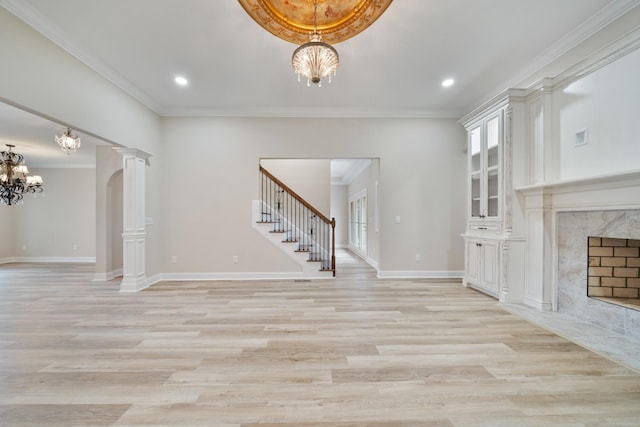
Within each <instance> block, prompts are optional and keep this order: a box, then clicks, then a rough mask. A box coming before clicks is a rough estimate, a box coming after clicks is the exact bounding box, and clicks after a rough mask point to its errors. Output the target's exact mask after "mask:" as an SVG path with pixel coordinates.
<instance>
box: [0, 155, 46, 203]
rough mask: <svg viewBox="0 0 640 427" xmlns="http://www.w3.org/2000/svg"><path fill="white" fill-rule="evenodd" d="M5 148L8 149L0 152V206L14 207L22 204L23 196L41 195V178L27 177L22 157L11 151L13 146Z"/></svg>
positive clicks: (37, 176) (27, 170) (27, 171)
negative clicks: (29, 194)
mask: <svg viewBox="0 0 640 427" xmlns="http://www.w3.org/2000/svg"><path fill="white" fill-rule="evenodd" d="M6 146H7V147H9V149H8V150H7V151H2V152H0V204H3V205H16V204H20V203H22V197H23V195H24V194H27V193H33V194H35V193H42V191H43V190H44V189H43V188H42V177H40V176H39V175H27V174H28V173H29V169H27V165H26V164H25V163H24V156H23V155H22V154H18V153H14V152H13V151H11V149H12V148H13V147H15V145H11V144H6Z"/></svg>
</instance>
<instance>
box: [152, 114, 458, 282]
mask: <svg viewBox="0 0 640 427" xmlns="http://www.w3.org/2000/svg"><path fill="white" fill-rule="evenodd" d="M162 123H163V126H162V135H163V143H164V150H163V153H162V157H163V158H165V159H171V160H172V164H173V165H180V166H181V167H182V166H183V165H188V168H187V170H188V173H181V171H180V169H179V168H178V169H176V172H175V173H166V174H165V176H164V180H163V181H162V189H163V192H164V194H165V195H166V196H165V197H164V198H163V204H162V206H163V207H162V211H163V214H164V217H163V221H164V226H163V233H164V235H163V241H164V243H165V245H164V247H165V253H164V254H163V256H162V257H161V258H162V260H163V267H162V271H166V272H238V271H239V272H285V271H294V270H292V269H293V268H296V266H295V264H293V263H292V262H291V261H290V260H289V259H288V258H287V257H286V255H282V254H280V253H278V252H277V251H273V250H272V248H271V247H270V244H269V243H268V242H266V241H265V240H264V239H263V238H262V237H261V236H260V235H258V234H257V233H256V232H255V230H253V228H252V224H251V200H254V199H256V198H257V196H258V168H257V165H258V161H259V159H260V158H318V159H330V158H379V159H380V200H381V211H380V216H381V219H380V267H381V268H382V269H384V270H389V271H394V270H411V271H416V270H420V271H424V272H429V271H460V270H462V267H463V255H464V253H463V245H462V239H461V237H460V234H461V233H462V232H463V230H464V209H463V207H464V202H465V199H464V194H465V167H466V166H465V154H464V152H463V148H464V145H465V141H466V139H465V134H464V131H463V129H462V127H461V126H459V125H458V124H457V123H456V121H455V120H445V119H260V118H257V119H251V118H207V117H170V118H169V117H167V118H163V120H162ZM325 129H331V134H332V138H331V139H327V138H326V136H325V133H324V130H325ZM300 134H304V135H308V138H307V139H306V140H304V141H301V140H300V139H299V138H295V137H294V135H300ZM174 141H180V143H179V144H178V143H175V142H174ZM167 172H169V171H167ZM396 215H400V216H401V217H402V224H398V225H396V224H394V223H393V222H394V217H395V216H396ZM416 253H421V254H422V256H423V261H422V262H421V263H416V262H415V254H416ZM172 255H175V256H177V258H178V263H177V264H171V263H170V257H171V256H172ZM234 255H235V256H238V257H239V260H240V262H239V263H237V264H234V263H233V262H232V258H233V256H234Z"/></svg>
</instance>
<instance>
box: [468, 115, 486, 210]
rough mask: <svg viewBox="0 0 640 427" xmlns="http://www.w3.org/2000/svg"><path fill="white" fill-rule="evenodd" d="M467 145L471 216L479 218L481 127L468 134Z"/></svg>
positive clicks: (480, 198) (480, 197)
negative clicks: (468, 151) (469, 158)
mask: <svg viewBox="0 0 640 427" xmlns="http://www.w3.org/2000/svg"><path fill="white" fill-rule="evenodd" d="M469 135H470V136H469V146H470V149H471V164H470V171H469V176H470V177H471V216H472V217H475V218H479V217H480V215H481V213H482V210H481V206H480V203H481V201H482V196H481V193H482V188H481V187H482V169H483V168H482V127H481V126H477V127H476V128H474V129H472V130H471V131H470V134H469Z"/></svg>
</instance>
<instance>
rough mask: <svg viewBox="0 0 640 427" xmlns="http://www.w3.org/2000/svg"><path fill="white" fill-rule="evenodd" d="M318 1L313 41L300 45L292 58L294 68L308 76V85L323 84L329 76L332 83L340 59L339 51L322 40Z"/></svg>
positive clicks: (315, 1)
mask: <svg viewBox="0 0 640 427" xmlns="http://www.w3.org/2000/svg"><path fill="white" fill-rule="evenodd" d="M317 17H318V1H317V0H314V2H313V34H311V41H309V42H307V43H305V44H303V45H300V46H299V47H298V48H297V49H296V50H295V51H294V52H293V57H292V58H291V65H293V70H294V71H295V72H296V74H297V75H298V81H300V76H304V77H306V78H307V86H311V83H313V84H316V85H318V87H320V86H322V79H323V78H325V77H328V79H329V83H331V75H334V76H335V75H336V71H337V70H338V65H339V64H340V59H339V58H338V52H337V51H336V50H335V49H334V48H333V46H331V45H330V44H328V43H325V42H323V41H322V36H321V35H320V34H319V33H318V26H317Z"/></svg>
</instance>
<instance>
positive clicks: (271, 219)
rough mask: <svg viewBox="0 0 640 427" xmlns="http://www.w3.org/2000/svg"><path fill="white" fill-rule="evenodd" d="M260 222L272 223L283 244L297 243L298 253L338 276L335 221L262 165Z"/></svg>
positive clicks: (273, 231) (274, 231)
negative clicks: (281, 236)
mask: <svg viewBox="0 0 640 427" xmlns="http://www.w3.org/2000/svg"><path fill="white" fill-rule="evenodd" d="M260 195H261V200H262V204H261V207H262V213H261V219H260V222H264V223H271V224H272V229H271V232H272V233H282V234H283V236H284V237H283V240H282V241H283V242H285V243H294V244H296V243H297V245H298V246H297V248H296V249H295V251H296V252H306V253H308V261H309V262H318V263H320V270H321V271H332V272H333V276H334V277H335V275H336V248H335V229H336V220H335V218H332V219H329V218H327V217H326V216H325V215H323V214H322V213H321V212H320V211H319V210H318V209H316V208H315V207H313V206H312V205H311V204H310V203H309V202H307V201H306V200H304V199H303V198H302V197H301V196H300V195H298V194H297V193H296V192H295V191H293V190H292V189H291V188H289V187H288V186H287V185H286V184H284V183H283V182H282V181H280V180H279V179H278V178H276V177H275V176H273V175H272V174H271V173H270V172H269V171H267V170H266V169H265V168H263V167H262V166H260Z"/></svg>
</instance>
